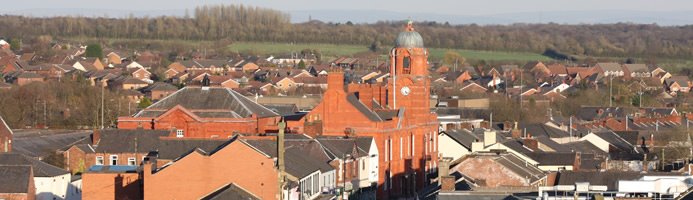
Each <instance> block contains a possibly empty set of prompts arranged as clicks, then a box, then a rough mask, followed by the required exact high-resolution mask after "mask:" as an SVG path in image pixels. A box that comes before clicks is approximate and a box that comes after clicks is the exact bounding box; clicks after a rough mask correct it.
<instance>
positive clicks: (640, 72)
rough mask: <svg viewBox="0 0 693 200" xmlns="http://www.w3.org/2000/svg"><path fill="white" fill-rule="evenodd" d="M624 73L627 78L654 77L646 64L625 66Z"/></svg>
mask: <svg viewBox="0 0 693 200" xmlns="http://www.w3.org/2000/svg"><path fill="white" fill-rule="evenodd" d="M623 72H624V74H625V77H626V78H649V77H652V73H651V72H650V70H649V69H648V68H647V65H645V64H623Z"/></svg>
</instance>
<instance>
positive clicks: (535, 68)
mask: <svg viewBox="0 0 693 200" xmlns="http://www.w3.org/2000/svg"><path fill="white" fill-rule="evenodd" d="M523 69H524V70H528V71H529V72H530V73H532V74H534V76H535V77H542V76H546V75H548V74H550V73H551V71H550V70H549V68H548V67H547V66H546V65H545V64H544V63H543V62H541V61H531V62H528V63H527V64H525V66H524V67H523Z"/></svg>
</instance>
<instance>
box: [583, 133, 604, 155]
mask: <svg viewBox="0 0 693 200" xmlns="http://www.w3.org/2000/svg"><path fill="white" fill-rule="evenodd" d="M580 141H588V142H590V143H592V145H594V146H596V147H598V148H599V149H601V150H602V151H604V152H609V142H607V141H606V140H604V139H602V138H600V137H599V136H597V135H595V134H594V133H590V134H587V135H585V136H583V137H582V138H580Z"/></svg>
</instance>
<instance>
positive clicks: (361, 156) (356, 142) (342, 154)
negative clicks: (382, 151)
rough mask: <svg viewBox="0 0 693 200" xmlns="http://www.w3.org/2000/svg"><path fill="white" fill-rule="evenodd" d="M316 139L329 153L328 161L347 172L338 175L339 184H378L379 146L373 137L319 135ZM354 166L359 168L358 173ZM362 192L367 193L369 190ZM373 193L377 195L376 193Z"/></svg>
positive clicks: (350, 185) (349, 186)
mask: <svg viewBox="0 0 693 200" xmlns="http://www.w3.org/2000/svg"><path fill="white" fill-rule="evenodd" d="M316 140H317V142H318V143H319V144H320V145H321V146H322V147H323V149H324V151H325V152H326V153H327V154H328V159H329V160H330V161H329V162H328V163H330V164H331V166H332V167H334V168H335V169H337V172H343V171H342V170H346V172H347V173H342V174H337V175H336V176H337V179H336V181H337V185H341V186H345V187H346V188H355V189H358V188H360V189H364V188H371V187H372V186H373V185H374V184H377V182H378V148H377V146H376V144H375V140H373V138H372V137H358V138H353V137H352V138H343V137H318V138H316ZM354 168H356V169H357V170H358V171H356V173H354V171H355V170H353V169H354ZM350 169H351V170H350ZM345 180H346V181H345ZM345 182H346V185H344V183H345ZM360 192H361V194H366V193H367V192H368V190H365V191H360ZM372 195H373V197H375V193H373V194H372ZM364 196H368V195H364Z"/></svg>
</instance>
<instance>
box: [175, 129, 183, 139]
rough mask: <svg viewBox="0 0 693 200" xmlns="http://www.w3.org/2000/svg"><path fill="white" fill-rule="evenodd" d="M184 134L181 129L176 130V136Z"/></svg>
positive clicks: (179, 136) (180, 136)
mask: <svg viewBox="0 0 693 200" xmlns="http://www.w3.org/2000/svg"><path fill="white" fill-rule="evenodd" d="M183 136H184V132H183V129H178V130H176V137H178V138H182V137H183Z"/></svg>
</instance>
